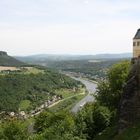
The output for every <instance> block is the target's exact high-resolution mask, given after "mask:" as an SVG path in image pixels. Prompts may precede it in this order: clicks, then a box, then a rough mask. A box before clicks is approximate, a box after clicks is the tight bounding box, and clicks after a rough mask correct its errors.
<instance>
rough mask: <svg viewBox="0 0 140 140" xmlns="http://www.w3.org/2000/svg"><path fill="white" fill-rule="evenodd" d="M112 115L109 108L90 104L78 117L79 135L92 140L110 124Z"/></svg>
mask: <svg viewBox="0 0 140 140" xmlns="http://www.w3.org/2000/svg"><path fill="white" fill-rule="evenodd" d="M110 118H111V113H110V111H109V109H108V108H107V107H104V106H99V105H98V104H96V103H90V104H87V105H85V107H84V108H83V109H82V110H81V111H79V113H78V114H77V116H76V126H77V128H76V130H77V135H79V136H80V137H82V138H85V139H87V140H92V139H93V138H94V137H95V135H96V134H98V133H99V132H102V131H103V130H104V129H105V128H106V127H107V126H109V124H110Z"/></svg>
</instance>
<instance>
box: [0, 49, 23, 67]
mask: <svg viewBox="0 0 140 140" xmlns="http://www.w3.org/2000/svg"><path fill="white" fill-rule="evenodd" d="M24 64H25V63H23V62H21V61H19V60H17V59H15V58H14V57H11V56H9V55H8V54H7V53H6V52H3V51H0V65H1V66H21V65H24Z"/></svg>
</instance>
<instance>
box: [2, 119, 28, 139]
mask: <svg viewBox="0 0 140 140" xmlns="http://www.w3.org/2000/svg"><path fill="white" fill-rule="evenodd" d="M27 137H28V135H27V131H26V130H25V128H24V127H22V123H20V122H18V121H10V122H6V123H4V124H3V126H2V130H1V131H0V138H1V139H2V140H26V139H27Z"/></svg>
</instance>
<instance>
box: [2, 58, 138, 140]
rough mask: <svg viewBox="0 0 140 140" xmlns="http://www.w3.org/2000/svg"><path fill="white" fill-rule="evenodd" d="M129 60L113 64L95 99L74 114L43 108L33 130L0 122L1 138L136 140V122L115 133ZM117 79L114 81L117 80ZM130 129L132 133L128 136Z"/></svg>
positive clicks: (16, 121) (18, 139)
mask: <svg viewBox="0 0 140 140" xmlns="http://www.w3.org/2000/svg"><path fill="white" fill-rule="evenodd" d="M128 71H129V62H128V61H123V62H119V63H117V64H115V65H113V66H112V67H111V68H110V70H109V71H108V73H107V77H106V79H105V80H103V81H101V82H100V83H99V84H98V88H97V93H96V101H95V102H94V103H88V104H86V105H85V106H84V107H83V108H82V109H81V110H80V111H79V112H78V113H77V114H72V113H71V112H69V110H60V111H58V112H52V111H50V110H46V111H44V112H42V113H41V114H40V115H39V116H37V117H35V119H34V132H29V131H28V129H27V124H26V125H25V123H24V122H22V121H18V120H13V121H8V122H5V123H3V124H2V126H1V129H0V136H1V138H2V139H3V140H25V139H27V140H134V139H135V140H139V138H140V135H139V134H140V133H139V132H140V131H139V130H140V129H139V128H140V127H139V123H137V124H136V125H135V126H132V127H129V128H128V129H126V130H125V131H124V132H122V133H121V134H118V129H117V128H118V119H117V118H118V106H119V103H120V98H121V95H122V93H123V92H122V90H123V85H124V84H125V82H126V79H127V75H128ZM116 79H117V80H116ZM130 132H131V135H130Z"/></svg>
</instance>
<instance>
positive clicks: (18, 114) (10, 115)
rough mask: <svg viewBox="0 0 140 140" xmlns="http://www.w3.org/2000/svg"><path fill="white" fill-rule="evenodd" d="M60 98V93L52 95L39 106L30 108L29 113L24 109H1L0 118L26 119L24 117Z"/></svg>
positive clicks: (41, 109) (26, 117)
mask: <svg viewBox="0 0 140 140" xmlns="http://www.w3.org/2000/svg"><path fill="white" fill-rule="evenodd" d="M60 100H62V96H61V95H54V96H52V98H51V99H49V100H47V101H45V102H44V103H43V104H42V105H40V106H39V107H36V108H35V109H34V110H31V111H30V112H29V113H27V112H26V111H23V110H20V109H19V111H18V112H14V111H11V112H6V111H2V112H0V118H1V119H4V120H8V119H19V120H26V119H28V118H30V117H34V116H37V115H39V114H40V113H41V112H42V111H44V110H45V109H47V108H49V107H50V106H52V105H53V104H56V103H57V102H59V101H60ZM0 121H1V120H0Z"/></svg>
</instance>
